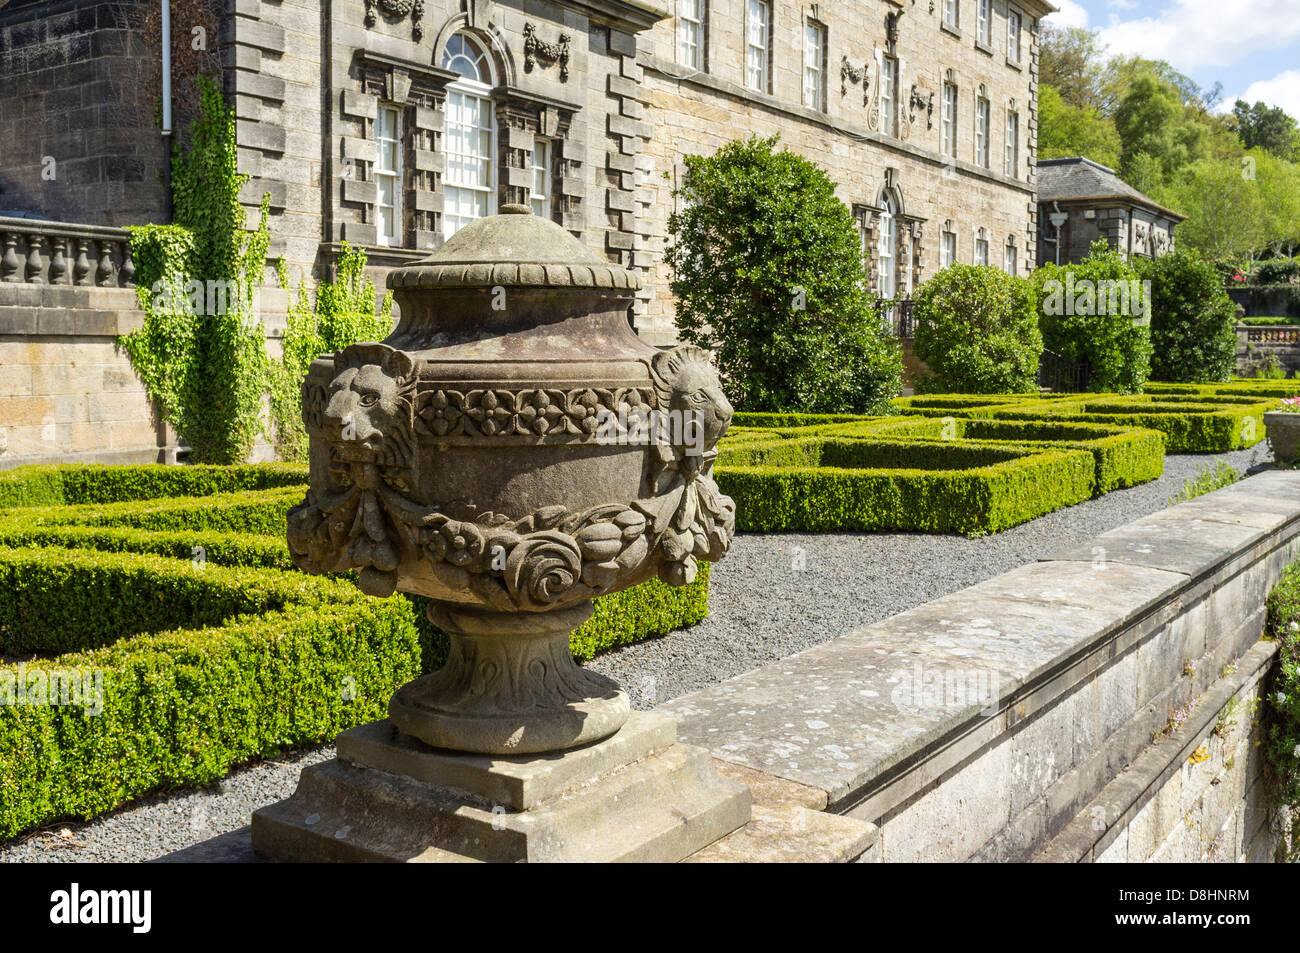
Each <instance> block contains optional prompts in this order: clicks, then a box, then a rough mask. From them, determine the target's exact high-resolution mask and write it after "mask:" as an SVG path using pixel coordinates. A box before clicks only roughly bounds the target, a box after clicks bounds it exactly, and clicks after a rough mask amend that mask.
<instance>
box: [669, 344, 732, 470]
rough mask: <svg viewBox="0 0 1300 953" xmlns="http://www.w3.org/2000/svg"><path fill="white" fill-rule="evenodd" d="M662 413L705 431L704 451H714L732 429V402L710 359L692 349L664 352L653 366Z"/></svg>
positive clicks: (684, 346) (705, 353) (697, 350)
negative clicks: (672, 413) (695, 423)
mask: <svg viewBox="0 0 1300 953" xmlns="http://www.w3.org/2000/svg"><path fill="white" fill-rule="evenodd" d="M650 370H651V373H652V374H653V376H654V386H655V394H656V396H657V397H658V399H659V410H661V411H664V410H667V411H677V412H679V413H680V414H681V415H682V418H683V419H694V420H697V421H698V422H699V423H698V426H700V427H702V428H703V436H704V440H703V443H704V449H705V450H712V449H713V447H714V446H715V445H716V444H717V442H718V441H719V440H720V439H722V435H723V434H725V433H726V432H727V427H729V426H730V425H731V415H732V413H733V411H732V407H731V402H730V401H729V400H727V395H726V394H724V393H723V392H722V382H721V381H720V380H719V379H718V372H717V371H716V370H714V368H713V364H712V362H711V361H710V359H709V352H708V351H705V350H704V349H702V348H698V347H694V346H692V345H689V344H688V345H682V346H681V347H676V348H673V349H672V350H671V351H660V352H659V353H658V354H656V355H655V356H654V359H653V360H652V361H651V362H650Z"/></svg>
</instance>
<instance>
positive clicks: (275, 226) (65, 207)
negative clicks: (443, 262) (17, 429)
mask: <svg viewBox="0 0 1300 953" xmlns="http://www.w3.org/2000/svg"><path fill="white" fill-rule="evenodd" d="M204 2H206V0H194V2H191V3H189V4H188V6H187V9H189V8H202V7H203V3H204ZM211 3H212V6H211V7H209V8H207V9H210V10H211V11H212V12H211V17H212V26H213V27H214V28H215V33H214V34H213V36H214V38H215V49H216V52H217V53H219V64H220V66H219V68H220V70H221V73H222V78H223V83H224V88H225V91H226V93H227V95H228V97H229V100H230V102H231V103H232V104H233V106H234V108H235V111H236V116H237V135H238V144H239V163H240V168H241V171H244V172H246V173H248V174H249V175H251V176H252V179H251V181H250V182H249V184H248V187H247V188H246V190H245V193H244V195H243V196H242V198H243V200H244V201H245V203H246V205H247V206H248V208H249V211H250V215H252V213H253V212H254V211H255V209H256V207H257V204H258V202H259V201H260V198H261V196H262V194H263V193H269V194H270V196H271V209H272V234H273V239H274V244H273V247H272V254H273V255H281V256H283V258H284V259H285V261H286V263H287V264H288V265H289V266H290V270H291V272H293V271H297V272H298V273H299V274H315V275H318V276H319V275H321V274H323V273H325V272H326V271H327V270H328V268H329V267H330V265H331V263H332V261H333V259H334V257H335V256H336V255H337V253H338V251H339V249H340V247H341V245H342V243H343V242H345V241H346V242H350V243H353V244H359V245H362V246H364V247H365V248H366V249H367V251H368V253H369V255H370V261H371V264H372V266H374V267H375V268H376V269H377V270H378V271H383V270H385V269H387V268H389V267H393V266H396V265H399V264H403V263H405V262H408V261H411V260H413V259H417V258H419V257H422V256H423V255H425V254H427V253H428V251H429V250H431V249H433V248H436V247H437V246H438V245H439V244H440V243H441V242H442V241H443V240H444V239H445V238H446V237H447V236H449V235H451V234H453V233H454V232H455V230H456V229H458V228H460V227H461V226H463V225H464V224H465V223H467V222H469V221H472V220H473V219H475V218H478V217H481V216H484V215H489V214H492V213H494V212H495V211H496V210H497V208H498V207H499V206H501V205H504V204H507V203H524V204H528V205H530V206H531V207H532V209H533V211H534V212H535V213H537V214H539V215H544V216H546V217H548V218H551V219H553V220H555V221H557V222H559V223H560V224H562V225H563V226H564V227H565V228H566V229H568V230H569V231H571V232H572V233H574V234H575V235H577V236H578V237H579V238H580V239H581V240H582V241H584V242H585V243H586V244H587V245H588V246H590V247H591V248H592V249H593V250H595V251H597V252H598V253H600V254H603V255H605V256H606V257H608V258H609V259H610V260H611V261H617V262H620V263H622V264H624V265H626V266H628V267H630V268H633V269H636V270H638V271H639V272H641V273H642V276H643V278H644V282H645V289H644V290H643V292H642V293H641V295H642V296H641V298H640V299H639V300H638V302H637V305H636V308H635V314H634V315H633V322H634V324H635V326H636V327H637V329H638V331H639V332H641V333H642V334H643V335H645V336H646V337H647V338H648V339H650V340H651V341H654V342H656V343H666V342H668V341H671V340H672V339H673V337H674V329H673V303H672V297H671V295H670V293H669V291H668V281H669V275H668V271H667V268H666V266H665V265H664V263H663V254H662V252H663V247H664V243H665V240H666V233H667V219H668V216H669V214H670V213H671V211H672V210H673V203H674V197H673V194H672V193H673V189H674V187H675V186H676V185H677V184H678V183H679V182H680V178H681V175H682V172H683V162H682V159H683V156H685V155H688V154H692V153H704V154H707V153H709V152H712V151H713V150H714V149H716V148H717V147H718V146H720V145H721V144H722V143H724V142H726V141H728V140H730V139H733V138H742V137H747V136H749V135H750V134H751V133H756V134H758V135H760V136H768V135H772V134H780V136H781V138H782V141H783V143H784V144H785V145H786V146H787V147H789V148H791V149H794V150H797V151H798V152H800V153H802V154H803V155H805V156H807V157H808V158H809V159H811V160H812V161H814V162H816V163H817V164H818V165H819V166H821V167H822V168H824V169H825V170H826V171H827V172H828V173H829V174H830V176H831V178H832V179H833V180H834V181H835V182H836V183H837V184H838V189H839V192H838V194H839V195H840V197H841V198H842V199H843V201H844V202H845V203H846V204H847V205H849V206H850V207H851V208H852V209H853V211H854V214H855V217H856V219H857V221H858V223H859V226H860V228H861V231H862V239H863V249H864V255H866V256H867V258H868V260H869V264H870V274H871V276H872V281H873V283H874V285H875V290H876V291H877V292H879V293H880V294H881V295H882V296H884V297H890V298H895V297H905V296H906V295H907V294H908V293H909V292H910V290H911V289H912V288H914V287H915V286H916V285H917V283H919V282H920V281H922V280H924V279H925V278H927V277H929V276H930V275H932V274H933V273H934V272H935V271H936V270H938V269H939V268H941V267H943V266H944V265H945V264H947V263H949V262H954V261H956V262H966V263H987V264H991V265H995V266H999V267H1003V268H1006V269H1008V270H1013V271H1020V272H1022V273H1023V272H1024V271H1027V270H1029V269H1030V268H1031V267H1032V266H1033V264H1034V263H1035V262H1036V261H1037V259H1038V254H1039V253H1038V249H1037V247H1036V240H1037V239H1038V236H1039V227H1038V223H1037V215H1038V205H1037V201H1036V193H1035V184H1034V174H1033V170H1034V157H1035V148H1036V138H1037V105H1036V99H1037V57H1038V49H1037V36H1038V24H1039V20H1040V18H1041V17H1043V16H1044V15H1046V14H1047V13H1049V12H1051V10H1052V9H1053V8H1052V7H1051V6H1050V5H1049V4H1047V3H1045V2H1043V0H854V2H841V3H830V2H824V3H808V2H802V0H801V2H795V0H497V2H493V0H211ZM110 6H111V7H114V8H121V7H123V6H127V7H129V6H131V4H130V3H126V4H123V3H114V4H108V3H105V2H94V0H9V2H8V3H3V2H0V58H2V59H0V68H2V69H3V71H4V73H5V75H6V85H9V83H10V82H11V81H12V82H13V83H14V86H13V87H11V92H9V93H7V94H6V99H7V100H8V102H9V105H8V106H7V107H5V106H0V135H3V136H4V137H5V141H6V142H7V144H8V146H9V149H8V150H7V157H6V160H5V163H4V164H3V166H2V167H0V209H3V210H5V211H3V212H0V214H12V213H13V210H19V211H23V210H25V211H27V212H30V213H33V214H36V215H40V216H43V217H45V218H51V219H57V220H62V221H69V222H82V223H85V224H88V225H122V224H136V222H134V221H130V220H127V221H124V220H123V217H124V216H129V215H139V216H148V215H151V214H153V212H154V211H156V210H157V209H159V208H161V207H163V205H164V201H163V199H162V197H161V193H160V189H161V188H162V186H161V181H160V179H161V177H160V175H159V174H158V173H159V171H160V169H161V157H162V155H163V149H162V147H161V145H160V143H159V142H158V141H157V139H156V136H157V130H156V129H149V128H147V126H145V125H141V127H140V128H139V129H136V130H135V131H134V132H132V131H131V130H127V131H126V133H125V134H124V133H123V130H122V129H121V128H120V127H121V121H120V117H119V120H118V122H117V125H116V126H113V125H112V119H111V116H110V113H109V111H106V110H99V111H94V110H89V111H88V110H87V109H86V106H87V102H91V103H92V104H93V102H94V97H96V96H98V97H99V98H100V99H103V98H106V97H107V98H109V99H111V98H113V97H114V96H117V97H124V96H127V95H130V96H132V97H134V98H135V99H140V100H143V99H145V98H146V92H147V90H145V91H141V90H134V91H133V90H131V89H129V88H128V85H129V84H127V83H124V82H122V81H121V80H120V78H117V79H115V78H114V77H117V76H118V75H119V71H120V68H121V67H122V66H124V65H125V64H126V63H127V62H128V61H130V62H135V63H137V64H138V62H139V61H140V60H141V58H142V57H143V58H145V59H146V60H147V59H148V57H149V56H151V55H152V56H155V59H154V60H151V61H149V62H150V63H152V64H155V65H156V63H157V59H156V51H151V50H150V49H149V46H148V42H147V38H144V39H142V38H141V37H140V36H138V35H132V30H133V29H134V28H133V26H132V21H130V20H129V18H128V19H125V20H123V19H120V18H119V19H114V17H113V16H110V15H108V14H106V13H105V12H104V11H105V9H106V8H108V7H110ZM152 6H154V7H156V6H157V4H156V3H153V4H152ZM173 6H174V7H175V6H176V4H173ZM178 16H179V14H176V13H174V14H173V20H174V22H173V30H174V31H177V32H182V31H183V32H182V35H189V34H190V32H191V31H192V30H193V27H192V26H191V25H190V24H188V23H186V22H184V20H183V19H182V20H177V19H176V18H177V17H178ZM110 34H111V35H112V36H113V37H116V39H112V40H111V41H110V38H109V36H110ZM196 35H197V34H196ZM82 39H84V40H85V42H84V43H82V42H80V40H82ZM114 63H117V64H118V66H117V67H115V66H114V65H113V64H114ZM87 64H89V65H87ZM146 72H147V73H148V74H149V76H152V75H153V73H155V72H157V70H156V69H155V68H154V65H151V66H150V67H149V69H148V70H147V71H146ZM147 78H148V77H147V76H146V77H144V79H147ZM144 79H139V80H138V83H143V82H144ZM145 85H146V86H147V84H145ZM69 90H72V92H69ZM74 100H75V103H74V102H73V101H74ZM78 123H80V124H81V126H82V128H81V129H80V134H79V135H73V134H72V133H76V132H77V131H78ZM97 124H98V126H99V127H100V128H96V126H97ZM87 126H88V128H87ZM78 150H81V154H78ZM10 153H16V154H10ZM27 153H31V154H30V155H28V154H27ZM56 153H57V154H59V157H60V160H61V161H63V162H64V163H65V165H64V167H65V168H69V169H72V168H77V163H78V162H80V163H82V167H83V168H84V169H85V170H86V172H85V174H86V175H95V174H98V175H100V176H101V177H103V179H104V183H105V184H104V185H103V186H102V187H95V185H94V183H90V184H86V183H84V182H83V183H82V187H81V188H77V187H76V184H75V181H74V182H70V183H69V182H66V180H65V183H64V184H61V185H60V187H59V188H52V187H46V184H45V183H42V182H41V181H40V179H39V175H40V170H41V168H42V161H43V157H45V156H47V155H50V154H56ZM91 160H93V161H91ZM114 170H116V173H115V171H114ZM117 173H120V174H117ZM109 186H111V187H112V190H113V191H112V192H109V193H106V191H105V190H106V189H107V188H108V187H109ZM105 194H108V195H110V196H116V198H114V199H112V200H108V201H105V200H104V196H105Z"/></svg>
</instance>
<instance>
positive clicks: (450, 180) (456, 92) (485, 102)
mask: <svg viewBox="0 0 1300 953" xmlns="http://www.w3.org/2000/svg"><path fill="white" fill-rule="evenodd" d="M456 36H458V37H462V39H463V41H464V43H465V44H466V45H468V46H469V47H470V48H471V49H472V50H473V51H474V52H476V53H477V54H478V57H477V59H476V66H475V69H476V71H477V72H478V73H479V75H480V76H482V75H483V74H484V72H486V74H487V77H488V79H489V82H482V81H481V80H472V79H468V78H466V77H465V76H461V77H460V78H459V79H457V80H456V81H455V82H452V83H449V84H448V85H447V102H446V106H445V112H446V121H445V126H446V128H445V131H444V133H443V151H444V152H445V154H446V165H445V171H444V172H443V179H442V190H443V212H442V234H443V237H444V238H450V237H451V236H452V235H454V234H456V232H458V231H460V229H462V228H464V227H465V226H466V225H468V224H470V223H471V222H473V221H476V220H477V219H478V218H479V217H480V216H477V215H475V216H464V215H460V214H457V208H458V206H457V204H456V203H455V202H454V199H455V198H456V196H457V195H458V194H459V193H460V192H461V191H465V192H478V193H482V194H485V195H486V202H485V203H484V205H485V211H484V215H483V216H482V217H486V216H488V215H494V214H496V207H497V176H498V162H497V123H496V109H495V106H494V104H493V102H492V87H493V83H492V80H493V79H494V77H493V75H492V64H491V61H490V59H489V58H488V56H487V54H486V52H485V51H483V50H482V48H481V46H480V45H479V44H478V42H477V41H475V40H473V38H471V37H468V36H464V35H463V34H456ZM453 39H455V37H453ZM477 64H481V66H480V65H477ZM466 99H476V100H478V101H479V105H480V107H481V112H480V116H486V117H487V124H486V125H477V126H474V127H473V131H474V137H473V139H474V142H475V143H478V142H481V141H482V136H481V133H483V132H487V133H489V136H488V143H489V144H488V151H487V155H480V154H479V153H477V152H457V151H456V148H455V147H456V137H455V135H454V134H453V133H455V132H457V131H458V130H459V129H468V128H469V127H468V126H465V125H464V124H463V123H457V122H455V121H454V120H453V118H452V117H453V109H452V106H453V103H454V102H456V101H457V100H461V101H464V100H466ZM458 158H469V159H472V160H474V161H478V162H486V163H487V166H486V168H487V174H486V177H485V178H486V184H473V183H470V182H460V181H457V180H456V178H455V175H456V159H458Z"/></svg>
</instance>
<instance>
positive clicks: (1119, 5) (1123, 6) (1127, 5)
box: [1106, 0, 1137, 10]
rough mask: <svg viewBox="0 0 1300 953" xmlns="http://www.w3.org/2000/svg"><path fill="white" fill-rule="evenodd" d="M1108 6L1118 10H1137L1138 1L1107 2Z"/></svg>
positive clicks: (1115, 0)
mask: <svg viewBox="0 0 1300 953" xmlns="http://www.w3.org/2000/svg"><path fill="white" fill-rule="evenodd" d="M1106 6H1108V7H1113V8H1115V9H1116V10H1136V9H1137V0H1106Z"/></svg>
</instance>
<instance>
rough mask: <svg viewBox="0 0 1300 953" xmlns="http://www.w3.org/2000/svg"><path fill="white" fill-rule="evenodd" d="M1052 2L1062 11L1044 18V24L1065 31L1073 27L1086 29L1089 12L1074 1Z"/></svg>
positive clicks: (1059, 0)
mask: <svg viewBox="0 0 1300 953" xmlns="http://www.w3.org/2000/svg"><path fill="white" fill-rule="evenodd" d="M1052 2H1053V3H1054V4H1056V6H1058V7H1060V9H1059V10H1057V11H1056V12H1055V13H1050V14H1048V15H1047V16H1045V17H1044V18H1043V22H1044V23H1046V24H1047V25H1048V26H1053V27H1056V28H1057V29H1058V30H1064V29H1068V28H1069V27H1072V26H1081V27H1086V26H1087V25H1088V11H1087V10H1085V9H1084V8H1083V7H1082V6H1080V5H1079V4H1077V3H1075V2H1074V0H1052Z"/></svg>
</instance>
